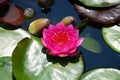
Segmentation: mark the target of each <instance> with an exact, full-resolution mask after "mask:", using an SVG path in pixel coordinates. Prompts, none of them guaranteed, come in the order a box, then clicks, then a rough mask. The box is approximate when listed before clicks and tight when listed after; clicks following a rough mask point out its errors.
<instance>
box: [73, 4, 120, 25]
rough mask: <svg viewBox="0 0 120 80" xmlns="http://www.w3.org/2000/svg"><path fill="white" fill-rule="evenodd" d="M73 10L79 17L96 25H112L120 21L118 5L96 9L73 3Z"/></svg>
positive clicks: (119, 7) (119, 6)
mask: <svg viewBox="0 0 120 80" xmlns="http://www.w3.org/2000/svg"><path fill="white" fill-rule="evenodd" d="M74 8H75V10H76V11H77V12H78V13H79V14H80V15H82V16H84V17H86V18H88V19H89V20H90V21H93V22H96V23H100V24H112V23H115V22H118V21H120V4H119V5H117V6H113V7H109V8H100V9H98V8H91V7H86V6H83V5H81V4H79V3H75V4H74Z"/></svg>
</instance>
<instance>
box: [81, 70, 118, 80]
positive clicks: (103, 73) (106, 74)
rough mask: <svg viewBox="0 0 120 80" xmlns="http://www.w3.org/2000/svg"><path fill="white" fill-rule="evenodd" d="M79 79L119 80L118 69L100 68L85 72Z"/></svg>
mask: <svg viewBox="0 0 120 80" xmlns="http://www.w3.org/2000/svg"><path fill="white" fill-rule="evenodd" d="M80 80H120V70H118V69H113V68H100V69H94V70H91V71H88V72H86V73H85V74H83V75H82V77H81V78H80Z"/></svg>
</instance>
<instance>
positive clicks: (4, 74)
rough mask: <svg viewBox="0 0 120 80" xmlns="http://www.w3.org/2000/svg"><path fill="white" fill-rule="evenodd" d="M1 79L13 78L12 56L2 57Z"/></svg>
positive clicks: (0, 65) (0, 62) (0, 60)
mask: <svg viewBox="0 0 120 80" xmlns="http://www.w3.org/2000/svg"><path fill="white" fill-rule="evenodd" d="M0 80H12V62H11V58H10V57H1V58H0Z"/></svg>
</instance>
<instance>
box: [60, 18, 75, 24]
mask: <svg viewBox="0 0 120 80" xmlns="http://www.w3.org/2000/svg"><path fill="white" fill-rule="evenodd" d="M61 22H62V23H63V24H64V25H65V26H68V25H69V24H73V25H74V24H75V18H74V17H73V16H67V17H65V18H63V19H62V20H61Z"/></svg>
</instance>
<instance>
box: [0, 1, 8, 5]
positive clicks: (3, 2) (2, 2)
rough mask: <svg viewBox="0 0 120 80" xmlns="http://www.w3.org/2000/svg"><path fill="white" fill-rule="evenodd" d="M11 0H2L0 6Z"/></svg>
mask: <svg viewBox="0 0 120 80" xmlns="http://www.w3.org/2000/svg"><path fill="white" fill-rule="evenodd" d="M9 2H10V0H0V6H2V5H6V4H8V3H9Z"/></svg>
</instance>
